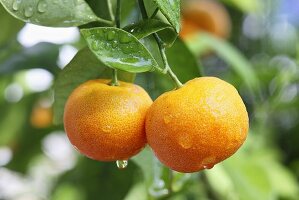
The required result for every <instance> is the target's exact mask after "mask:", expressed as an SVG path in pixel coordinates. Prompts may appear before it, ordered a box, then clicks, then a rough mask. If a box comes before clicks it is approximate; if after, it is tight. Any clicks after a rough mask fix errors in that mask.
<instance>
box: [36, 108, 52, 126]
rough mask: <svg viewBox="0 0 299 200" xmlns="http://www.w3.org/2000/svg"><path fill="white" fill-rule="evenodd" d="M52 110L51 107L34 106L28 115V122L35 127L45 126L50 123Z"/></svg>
mask: <svg viewBox="0 0 299 200" xmlns="http://www.w3.org/2000/svg"><path fill="white" fill-rule="evenodd" d="M52 120H53V111H52V108H51V107H44V106H41V105H38V106H35V107H34V108H33V110H32V113H31V116H30V123H31V125H32V126H33V127H35V128H47V127H49V126H51V125H52Z"/></svg>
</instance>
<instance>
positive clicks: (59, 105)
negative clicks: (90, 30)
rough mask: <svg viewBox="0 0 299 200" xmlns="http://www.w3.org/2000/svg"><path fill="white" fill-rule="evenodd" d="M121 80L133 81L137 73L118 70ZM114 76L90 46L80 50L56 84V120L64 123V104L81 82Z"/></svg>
mask: <svg viewBox="0 0 299 200" xmlns="http://www.w3.org/2000/svg"><path fill="white" fill-rule="evenodd" d="M118 76H119V79H120V80H123V81H127V82H133V80H134V77H135V75H134V74H132V73H127V72H123V71H119V72H118ZM110 77H112V69H110V68H108V67H106V66H105V65H104V64H103V63H101V62H100V61H99V60H98V59H97V58H96V57H95V56H94V55H93V54H92V53H91V51H90V50H89V49H88V48H84V49H82V50H80V51H79V52H78V53H77V54H76V56H75V57H74V58H73V59H72V61H71V62H70V63H69V64H68V65H67V66H66V67H65V68H64V69H63V70H62V71H61V72H60V73H59V75H58V78H57V80H56V81H55V84H54V94H55V102H54V122H55V123H56V124H59V123H62V121H63V112H64V105H65V102H66V100H67V98H68V97H69V95H70V94H71V92H72V91H73V90H74V89H75V88H76V87H77V86H79V85H80V84H82V83H84V82H86V81H88V80H91V79H97V78H108V79H109V78H110Z"/></svg>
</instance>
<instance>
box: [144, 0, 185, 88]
mask: <svg viewBox="0 0 299 200" xmlns="http://www.w3.org/2000/svg"><path fill="white" fill-rule="evenodd" d="M138 3H139V8H140V12H141V15H142V18H143V19H148V15H147V12H146V9H145V5H144V1H143V0H138ZM156 12H157V11H155V12H154V14H155V15H156V14H157V13H156ZM154 37H155V39H156V41H157V44H158V47H159V50H160V54H161V57H162V60H163V63H164V69H161V68H156V69H157V70H158V71H159V72H161V73H162V74H168V75H169V77H170V78H171V79H172V80H173V82H174V83H175V85H176V87H177V88H181V87H182V86H183V84H182V83H181V82H180V81H179V79H178V77H177V76H176V75H175V73H174V72H173V71H172V69H171V68H170V66H169V63H168V60H167V56H166V52H165V45H164V42H163V41H162V40H161V38H160V37H159V35H158V34H157V33H154Z"/></svg>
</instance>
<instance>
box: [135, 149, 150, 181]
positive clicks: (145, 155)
mask: <svg viewBox="0 0 299 200" xmlns="http://www.w3.org/2000/svg"><path fill="white" fill-rule="evenodd" d="M153 156H154V155H153V152H152V151H151V149H150V148H149V147H146V148H144V149H143V150H142V151H141V152H140V153H139V154H137V155H136V156H134V157H133V158H132V160H133V161H134V162H135V163H136V164H137V166H139V167H140V168H141V170H142V173H143V178H144V181H145V182H146V184H147V185H149V184H150V183H151V182H152V180H153V176H154V171H153V164H154V157H153Z"/></svg>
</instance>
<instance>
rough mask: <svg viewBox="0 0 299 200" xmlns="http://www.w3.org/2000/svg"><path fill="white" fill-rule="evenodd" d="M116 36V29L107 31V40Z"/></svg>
mask: <svg viewBox="0 0 299 200" xmlns="http://www.w3.org/2000/svg"><path fill="white" fill-rule="evenodd" d="M115 36H116V33H115V31H110V32H108V33H107V40H114V38H115Z"/></svg>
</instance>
